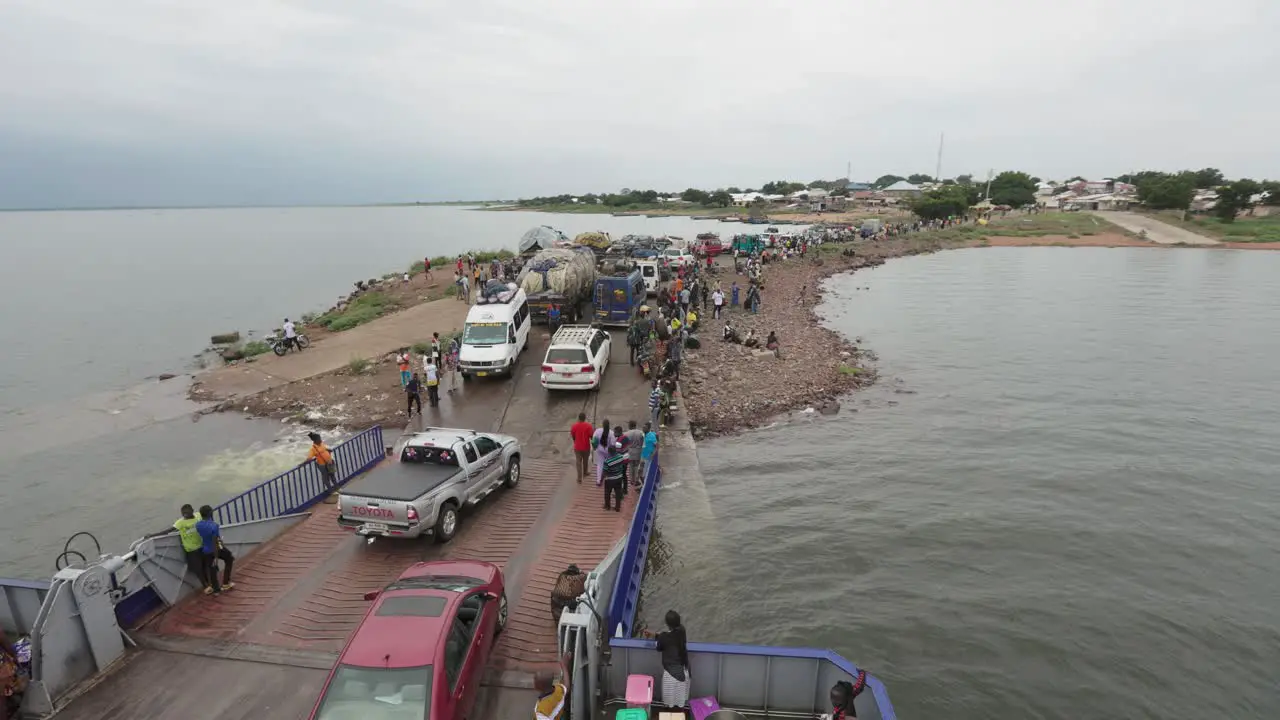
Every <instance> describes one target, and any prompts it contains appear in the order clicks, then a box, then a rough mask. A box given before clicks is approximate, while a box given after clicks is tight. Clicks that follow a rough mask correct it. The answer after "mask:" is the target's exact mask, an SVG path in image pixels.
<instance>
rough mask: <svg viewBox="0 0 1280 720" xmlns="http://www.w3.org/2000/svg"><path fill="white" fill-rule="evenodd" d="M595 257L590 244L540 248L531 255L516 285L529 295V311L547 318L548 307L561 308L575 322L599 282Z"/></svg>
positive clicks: (566, 318) (562, 314)
mask: <svg viewBox="0 0 1280 720" xmlns="http://www.w3.org/2000/svg"><path fill="white" fill-rule="evenodd" d="M596 274H597V273H596V256H595V253H594V252H592V250H591V249H590V248H587V247H558V248H548V249H545V250H540V251H538V253H537V254H536V255H534V256H533V257H531V258H529V259H528V261H526V262H525V264H524V269H522V270H521V271H520V275H519V276H518V277H517V278H516V284H517V285H519V286H520V289H522V290H524V291H525V294H526V295H528V297H529V314H530V315H531V316H532V317H533V319H534V320H536V321H539V322H546V321H547V310H548V309H549V308H550V307H551V306H552V305H557V306H559V307H560V318H561V319H562V320H563V321H564V322H565V323H574V322H577V321H578V318H579V317H581V315H582V310H581V308H582V303H583V302H585V301H587V300H589V299H590V298H591V292H592V289H593V288H594V287H595V284H596Z"/></svg>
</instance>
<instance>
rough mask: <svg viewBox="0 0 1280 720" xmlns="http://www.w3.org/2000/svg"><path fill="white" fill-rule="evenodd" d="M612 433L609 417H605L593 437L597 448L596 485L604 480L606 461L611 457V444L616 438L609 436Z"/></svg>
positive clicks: (593, 442) (598, 485)
mask: <svg viewBox="0 0 1280 720" xmlns="http://www.w3.org/2000/svg"><path fill="white" fill-rule="evenodd" d="M611 434H613V429H612V428H611V427H610V426H609V419H608V418H605V419H604V420H602V421H600V427H599V429H597V430H596V432H595V434H594V435H592V437H591V444H592V446H594V447H595V449H596V487H600V485H601V483H603V482H604V461H605V460H608V459H609V446H610V445H612V444H613V443H614V439H613V438H611V437H609V436H610V435H611Z"/></svg>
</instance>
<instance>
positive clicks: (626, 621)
mask: <svg viewBox="0 0 1280 720" xmlns="http://www.w3.org/2000/svg"><path fill="white" fill-rule="evenodd" d="M661 478H662V467H661V465H659V463H658V454H657V452H655V453H654V456H653V460H652V461H651V462H650V463H649V469H648V471H647V472H646V473H645V476H644V484H643V486H642V487H641V488H640V498H639V500H637V502H636V513H635V515H634V516H632V518H631V527H630V528H628V529H627V544H626V547H625V549H624V550H623V551H622V562H621V564H620V565H619V566H618V577H617V579H616V580H615V581H614V585H613V595H612V596H610V598H609V627H608V630H607V634H608V635H609V636H613V635H614V634H615V633H617V632H618V631H619V628H621V633H622V635H621V636H622V637H631V632H632V630H633V629H634V626H635V621H636V610H637V609H638V608H639V606H640V583H641V582H642V581H643V580H644V570H645V563H646V562H647V560H648V556H649V538H650V537H651V536H652V535H653V520H654V516H655V515H656V514H657V509H658V503H657V502H656V496H657V490H658V482H659V480H661Z"/></svg>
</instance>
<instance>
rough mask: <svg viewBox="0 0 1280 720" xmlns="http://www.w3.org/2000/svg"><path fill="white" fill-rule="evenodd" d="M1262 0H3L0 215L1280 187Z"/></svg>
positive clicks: (1275, 48) (1268, 9) (1276, 11)
mask: <svg viewBox="0 0 1280 720" xmlns="http://www.w3.org/2000/svg"><path fill="white" fill-rule="evenodd" d="M1278 31H1280V0H1217V1H1216V2H1208V3H1206V2H1203V1H1202V0H1070V2H1050V1H1049V0H1031V1H1028V0H966V2H948V1H946V0H856V1H855V0H788V1H786V2H784V1H782V0H776V1H766V0H646V1H645V2H635V1H634V0H471V1H469V2H462V1H460V0H448V1H438V0H306V1H305V2H304V1H302V0H299V1H297V2H284V1H279V0H231V1H230V2H191V1H190V0H173V1H168V0H111V1H110V2H105V1H104V0H2V1H0V207H57V206H63V207H65V206H112V205H183V204H201V205H203V204H241V203H247V204H276V203H280V204H287V203H340V202H353V203H358V202H380V201H388V202H395V201H406V200H445V199H477V198H511V197H517V196H530V195H537V194H556V193H561V192H572V193H585V192H591V191H597V192H599V191H605V192H607V191H616V190H618V189H620V188H622V187H633V188H650V187H652V188H654V189H659V190H666V189H682V188H684V187H688V186H691V185H692V186H698V187H704V188H715V187H723V186H728V185H739V186H744V187H745V186H752V185H757V186H758V185H759V184H761V183H763V182H765V181H767V180H771V179H791V180H801V181H808V180H814V179H818V178H834V177H840V176H843V175H844V174H845V164H846V162H851V163H852V164H853V175H854V178H855V179H872V178H875V177H877V176H879V175H882V174H885V173H898V174H904V175H905V174H909V173H913V172H924V173H929V174H933V172H934V166H935V163H936V154H937V150H938V137H939V133H941V132H944V131H945V133H946V149H945V152H944V155H943V168H942V171H943V175H944V176H954V175H956V174H960V173H973V174H976V175H984V174H985V173H986V171H987V170H988V169H989V168H994V169H996V170H997V171H998V170H1001V169H1024V170H1026V171H1028V172H1031V173H1032V174H1034V175H1039V176H1042V177H1044V178H1046V179H1051V178H1058V179H1061V178H1065V177H1068V176H1071V175H1077V174H1079V175H1085V176H1090V177H1095V176H1103V175H1114V174H1119V173H1123V172H1126V171H1129V170H1133V169H1141V168H1158V169H1170V170H1174V169H1180V168H1184V167H1194V168H1198V167H1204V166H1213V167H1218V168H1220V169H1222V170H1223V171H1224V172H1225V173H1227V175H1228V176H1252V177H1257V178H1261V177H1272V178H1276V177H1280V136H1278V135H1277V132H1276V131H1277V127H1280V73H1277V72H1276V68H1278V67H1280V41H1278V40H1277V34H1278Z"/></svg>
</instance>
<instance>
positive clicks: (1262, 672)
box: [643, 248, 1280, 720]
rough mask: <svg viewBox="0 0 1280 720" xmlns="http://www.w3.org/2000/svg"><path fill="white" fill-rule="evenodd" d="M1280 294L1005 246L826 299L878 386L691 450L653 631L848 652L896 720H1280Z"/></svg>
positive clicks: (845, 284)
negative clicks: (876, 682)
mask: <svg viewBox="0 0 1280 720" xmlns="http://www.w3.org/2000/svg"><path fill="white" fill-rule="evenodd" d="M1277 277H1280V254H1272V253H1262V252H1249V251H1220V250H1219V251H1214V250H1208V251H1205V250H1158V249H1145V248H1120V249H1102V248H1077V249H1071V248H990V249H974V250H964V251H953V252H945V253H939V254H935V255H928V256H921V257H915V258H907V259H899V260H892V261H890V262H889V263H888V264H887V265H885V266H882V267H880V268H876V269H873V270H869V271H863V272H859V273H857V274H856V275H853V276H845V277H841V278H836V279H833V280H831V281H829V283H828V288H829V290H830V295H829V299H828V302H827V303H826V305H824V307H823V308H822V312H823V314H824V315H825V316H826V317H827V318H828V321H829V323H830V324H831V325H832V326H833V327H835V328H837V329H838V330H840V331H841V332H843V333H845V334H846V335H848V336H850V337H861V338H862V339H863V340H864V342H865V345H866V346H867V347H870V348H872V349H874V351H875V352H876V353H877V354H878V355H879V358H880V361H879V363H878V365H879V368H880V373H881V380H880V383H879V384H878V385H877V386H876V387H875V388H873V389H871V390H868V391H865V392H862V393H857V394H855V395H853V396H851V397H850V398H847V399H846V401H845V407H844V410H843V411H842V412H841V413H840V414H839V415H838V416H835V417H830V418H827V417H813V416H804V415H798V416H797V417H795V418H791V419H789V420H786V421H783V422H780V423H778V424H777V425H775V426H774V427H771V428H768V429H765V430H761V431H758V432H753V433H750V434H748V435H746V436H743V437H739V438H731V439H719V440H714V441H709V442H703V443H700V445H699V451H698V456H699V459H700V464H701V468H702V471H703V473H704V476H705V482H704V483H703V484H697V485H696V486H681V487H674V488H670V489H666V490H664V491H662V494H660V496H659V497H660V503H661V504H660V506H659V515H658V538H659V544H658V545H657V546H656V548H655V553H654V556H655V562H654V564H653V566H652V572H651V576H650V577H649V578H648V579H647V580H646V590H645V597H644V601H643V616H644V617H643V619H644V620H646V621H647V622H648V623H649V624H650V625H653V624H655V623H656V622H657V621H659V620H660V618H661V615H662V613H663V612H665V610H666V609H667V608H668V607H676V608H677V609H679V610H680V611H681V612H682V614H683V615H684V618H685V621H686V626H687V627H688V628H689V631H690V637H691V638H694V639H697V640H709V641H722V642H739V643H764V644H773V645H802V646H816V647H831V648H833V649H835V650H837V651H838V652H840V653H842V654H843V655H844V656H845V657H847V658H849V659H850V660H852V661H854V662H855V663H858V664H859V665H861V666H864V667H867V668H869V669H870V670H871V671H872V672H874V673H876V674H878V675H879V676H880V677H881V678H882V679H883V680H884V681H885V682H886V684H887V686H888V689H889V692H890V695H891V697H892V698H893V701H894V704H895V706H896V708H897V710H898V714H899V717H903V718H950V719H965V720H967V719H970V718H972V719H973V720H978V719H979V718H981V719H983V720H989V719H992V718H1009V719H1015V718H1017V719H1021V718H1173V717H1221V718H1262V717H1273V718H1274V717H1280V685H1278V684H1277V682H1276V669H1277V668H1280V549H1278V547H1277V539H1278V538H1280V475H1278V474H1277V468H1278V467H1280V382H1277V380H1276V369H1275V368H1276V358H1277V357H1280V333H1277V331H1276V328H1278V327H1280V285H1278V284H1277V283H1276V278H1277ZM785 342H786V339H785V330H784V331H783V343H784V345H785ZM855 411H856V412H855ZM690 508H693V510H690ZM706 508H709V511H707V510H704V509H706ZM695 518H696V519H695ZM727 548H732V552H730V551H728V550H727Z"/></svg>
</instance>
